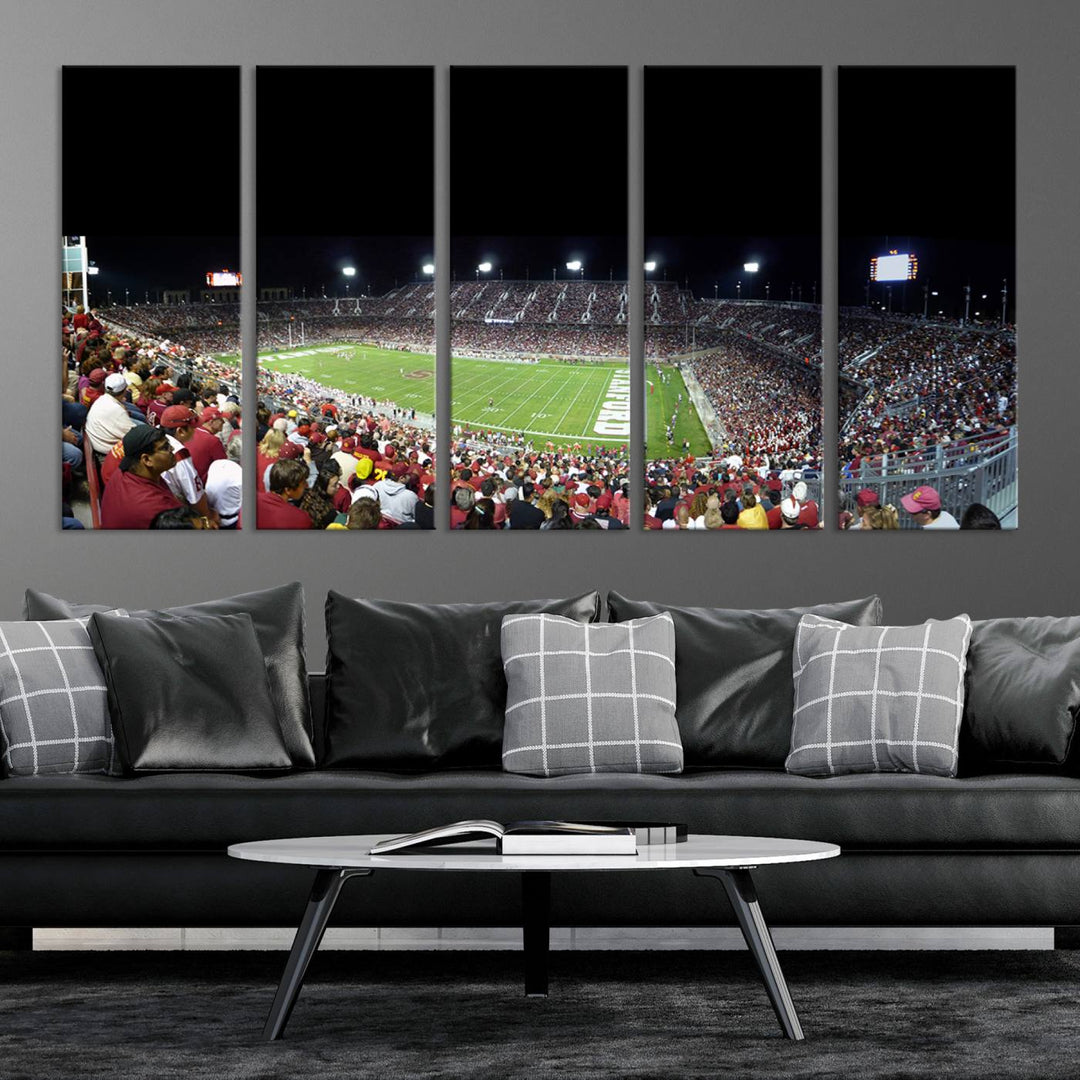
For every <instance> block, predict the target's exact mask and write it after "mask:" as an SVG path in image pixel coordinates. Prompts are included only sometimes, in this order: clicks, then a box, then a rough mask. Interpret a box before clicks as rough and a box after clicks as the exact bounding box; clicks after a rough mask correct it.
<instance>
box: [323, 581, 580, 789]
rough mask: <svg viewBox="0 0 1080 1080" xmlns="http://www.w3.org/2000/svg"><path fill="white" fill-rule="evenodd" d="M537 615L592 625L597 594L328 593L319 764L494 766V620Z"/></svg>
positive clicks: (498, 691) (497, 656)
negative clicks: (411, 599)
mask: <svg viewBox="0 0 1080 1080" xmlns="http://www.w3.org/2000/svg"><path fill="white" fill-rule="evenodd" d="M536 612H547V613H551V614H554V615H564V616H566V617H567V618H570V619H576V620H577V621H578V622H595V621H596V620H597V618H598V617H599V615H600V595H599V593H595V592H591V593H586V594H585V595H584V596H578V597H575V598H574V599H572V600H521V601H511V602H505V603H503V602H500V603H489V604H406V603H398V602H395V601H391V600H350V599H349V598H348V597H347V596H342V595H341V594H340V593H336V592H333V591H331V592H330V593H329V595H328V596H327V598H326V638H327V656H326V683H327V685H326V736H325V755H324V760H323V762H322V764H323V765H327V766H337V767H342V768H364V769H391V770H396V771H402V772H420V771H425V770H431V769H442V768H450V767H471V768H482V767H492V768H497V767H499V766H500V765H501V762H502V741H503V714H504V713H505V711H506V676H505V675H504V674H503V664H502V653H501V647H500V635H501V629H502V620H503V616H504V615H513V614H532V613H536Z"/></svg>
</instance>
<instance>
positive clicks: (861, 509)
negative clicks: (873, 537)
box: [847, 488, 881, 530]
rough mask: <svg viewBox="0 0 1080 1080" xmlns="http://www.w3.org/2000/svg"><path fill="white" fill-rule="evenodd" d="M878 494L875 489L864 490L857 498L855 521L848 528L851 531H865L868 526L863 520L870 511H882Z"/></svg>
mask: <svg viewBox="0 0 1080 1080" xmlns="http://www.w3.org/2000/svg"><path fill="white" fill-rule="evenodd" d="M880 506H881V504H880V502H879V497H878V493H877V492H876V491H875V490H874V489H873V488H863V489H862V490H861V491H860V492H858V494H857V495H856V496H855V513H856V518H855V520H854V521H853V522H852V523H851V524H850V525H848V526H847V528H848V529H849V530H850V529H865V528H867V525H866V523H865V521H864V520H863V519H864V518H865V517H866V514H867V512H868V511H870V510H877V509H880Z"/></svg>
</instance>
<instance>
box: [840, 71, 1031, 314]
mask: <svg viewBox="0 0 1080 1080" xmlns="http://www.w3.org/2000/svg"><path fill="white" fill-rule="evenodd" d="M839 79H840V131H839V146H840V161H839V183H840V191H839V217H840V302H841V303H842V304H850V305H856V306H861V305H863V304H864V303H865V300H866V293H865V286H866V281H867V277H868V274H869V263H870V258H871V256H873V255H881V254H884V253H885V252H887V251H888V250H890V249H896V250H897V251H899V252H901V253H905V252H913V253H914V254H915V255H917V256H918V259H919V276H918V279H917V280H916V281H915V282H911V283H908V284H907V285H906V286H902V285H900V284H894V285H893V292H892V299H893V310H894V311H895V310H908V311H915V312H918V313H921V312H922V310H923V299H924V297H923V286H924V284H927V283H929V286H930V289H931V290H936V291H937V292H938V294H939V295H938V296H937V297H936V298H935V297H929V298H928V300H929V311H930V313H931V314H934V313H936V311H937V310H944V312H945V314H947V315H961V314H963V309H964V295H963V288H964V285H965V284H968V283H970V284H971V286H972V316H974V313H975V311H976V310H980V311H985V310H986V308H985V307H979V306H978V305H979V304H983V305H988V306H989V307H990V309H991V310H993V311H995V312H996V313H997V314H998V315H999V316H1000V312H1001V287H1002V280H1003V279H1007V280H1008V288H1009V300H1008V318H1009V320H1010V321H1011V320H1012V318H1013V311H1012V300H1013V297H1014V296H1015V293H1016V280H1015V242H1016V240H1015V236H1016V181H1015V174H1016V92H1015V86H1016V77H1015V70H1014V69H1013V68H1001V67H999V68H979V67H940V68H929V67H923V68H920V67H892V68H846V67H842V68H841V69H840V75H839ZM884 288H885V287H884V285H880V284H878V285H874V286H872V293H871V299H872V300H873V301H876V302H877V303H879V304H880V303H884V302H885V291H884ZM983 293H986V294H987V299H986V300H985V301H984V300H982V294H983ZM935 303H936V304H937V308H936V309H935V308H934V307H933V305H934V304H935Z"/></svg>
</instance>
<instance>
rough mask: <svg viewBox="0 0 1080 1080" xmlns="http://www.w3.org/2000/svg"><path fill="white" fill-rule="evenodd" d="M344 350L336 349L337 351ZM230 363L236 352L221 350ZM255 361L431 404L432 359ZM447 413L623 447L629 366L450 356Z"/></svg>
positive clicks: (410, 403)
mask: <svg viewBox="0 0 1080 1080" xmlns="http://www.w3.org/2000/svg"><path fill="white" fill-rule="evenodd" d="M339 353H340V354H341V355H338V354H339ZM217 359H219V360H221V361H222V362H224V363H235V362H236V357H235V356H220V357H218V358H217ZM259 366H260V368H266V369H267V370H272V371H280V372H295V373H297V374H299V375H302V376H304V377H305V378H308V379H314V380H315V381H316V382H318V383H321V384H322V385H323V386H326V387H334V388H336V389H338V390H343V391H344V392H346V393H349V394H364V395H366V396H367V397H374V398H376V399H377V400H380V401H393V402H394V403H395V404H397V405H399V406H402V407H405V408H413V409H416V410H417V412H423V413H429V414H430V413H434V411H435V358H434V357H433V356H430V355H424V354H421V353H406V352H400V351H398V350H396V349H378V348H374V347H371V346H367V345H343V344H336V345H310V346H301V347H299V348H294V349H267V350H264V351H262V352H260V353H259ZM451 392H452V394H453V397H452V399H451V416H452V421H453V423H454V424H455V425H457V424H460V425H461V426H462V427H471V428H474V429H475V428H483V429H485V430H488V431H491V430H494V431H500V432H505V433H506V434H507V435H513V436H520V435H521V433H522V432H524V433H525V435H526V437H527V438H531V439H532V440H533V441H534V442H535V443H536V444H537V445H538V446H539V445H541V444H543V443H547V442H554V443H556V444H558V443H560V442H566V441H571V440H572V441H573V442H576V443H582V444H587V443H592V444H594V445H604V446H621V445H623V444H624V443H627V442H629V439H630V370H629V368H628V367H627V365H626V364H625V363H622V362H619V361H611V362H598V363H590V364H567V363H563V362H561V361H558V360H544V361H540V362H539V363H535V364H523V363H518V362H515V361H509V360H507V361H503V360H481V359H474V358H471V357H467V356H455V357H454V358H453V361H452V379H451Z"/></svg>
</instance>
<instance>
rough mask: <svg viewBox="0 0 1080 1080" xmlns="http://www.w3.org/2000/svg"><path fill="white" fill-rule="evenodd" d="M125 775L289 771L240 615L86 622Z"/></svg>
mask: <svg viewBox="0 0 1080 1080" xmlns="http://www.w3.org/2000/svg"><path fill="white" fill-rule="evenodd" d="M89 630H90V640H91V641H92V642H93V643H94V652H95V653H96V654H97V658H98V662H99V663H100V664H101V669H102V671H104V673H105V684H106V686H107V687H108V697H109V715H110V716H111V717H112V725H113V734H114V735H115V736H116V744H117V748H118V749H119V751H120V760H121V761H122V762H123V764H124V768H125V770H126V771H128V772H134V773H144V772H162V771H170V772H172V771H180V772H196V771H197V772H211V771H212V772H251V771H262V770H266V769H274V770H283V769H288V768H290V767H291V765H292V762H291V761H290V760H289V753H288V750H286V748H285V742H284V740H283V739H282V737H281V728H280V727H279V726H278V721H277V716H276V715H275V713H274V703H273V701H272V699H271V697H270V683H269V680H268V679H267V676H266V668H265V666H264V664H263V655H262V649H261V648H260V646H259V639H258V638H257V637H256V636H255V626H254V623H253V621H252V618H251V616H250V615H247V614H244V615H201V616H195V617H185V618H181V619H177V618H158V619H128V618H124V617H123V616H121V615H102V614H101V613H100V612H99V613H96V614H94V615H92V616H91V617H90V624H89Z"/></svg>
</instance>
